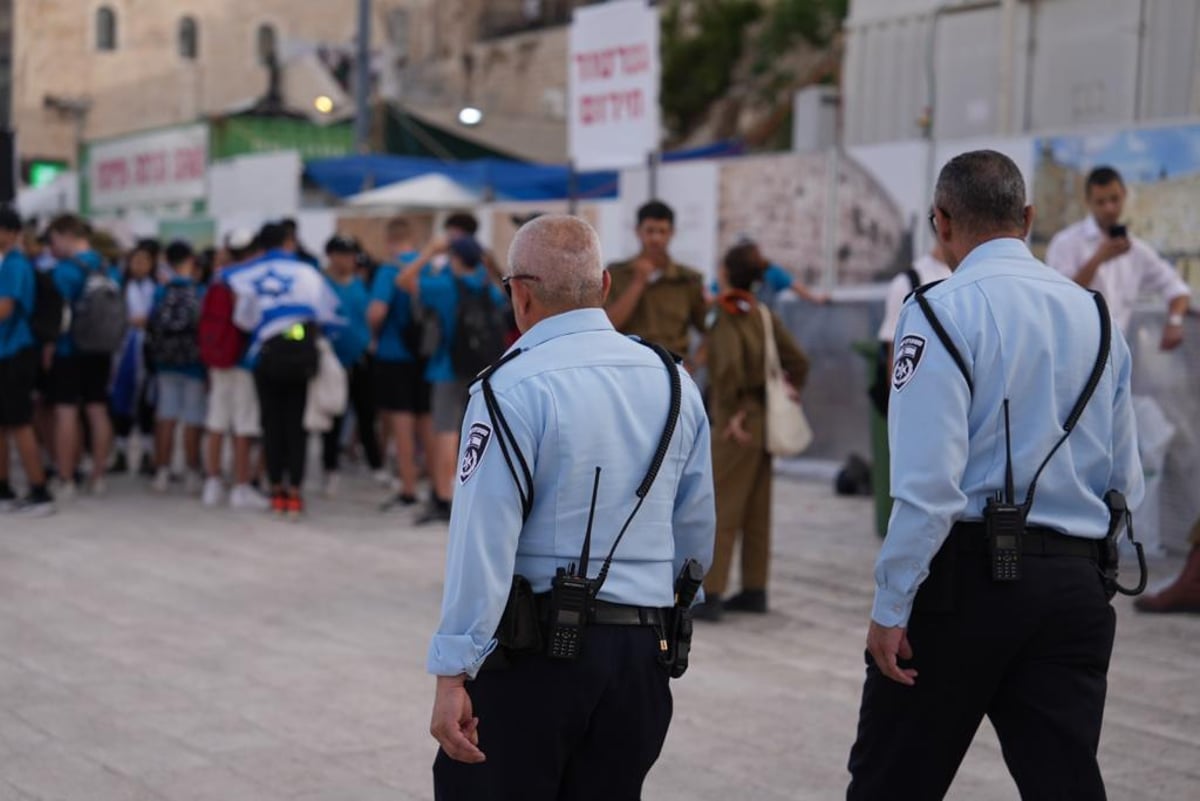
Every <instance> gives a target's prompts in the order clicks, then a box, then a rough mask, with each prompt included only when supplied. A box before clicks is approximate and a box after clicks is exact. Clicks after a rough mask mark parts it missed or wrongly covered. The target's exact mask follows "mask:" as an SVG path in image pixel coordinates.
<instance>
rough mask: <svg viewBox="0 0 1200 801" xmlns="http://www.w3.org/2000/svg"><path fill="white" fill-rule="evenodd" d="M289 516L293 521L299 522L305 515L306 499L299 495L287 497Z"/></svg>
mask: <svg viewBox="0 0 1200 801" xmlns="http://www.w3.org/2000/svg"><path fill="white" fill-rule="evenodd" d="M286 504H287V515H288V517H290V518H291V519H292V520H299V519H300V516H301V515H303V514H304V499H303V498H301V497H300V496H299V495H289V496H288V497H287V501H286Z"/></svg>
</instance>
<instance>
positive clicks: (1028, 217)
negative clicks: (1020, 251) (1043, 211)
mask: <svg viewBox="0 0 1200 801" xmlns="http://www.w3.org/2000/svg"><path fill="white" fill-rule="evenodd" d="M1024 214H1025V235H1024V236H1023V237H1021V238H1022V239H1024V240H1025V241H1027V242H1028V241H1029V236H1030V234H1031V233H1033V219H1034V216H1035V215H1034V210H1033V206H1026V207H1025V212H1024Z"/></svg>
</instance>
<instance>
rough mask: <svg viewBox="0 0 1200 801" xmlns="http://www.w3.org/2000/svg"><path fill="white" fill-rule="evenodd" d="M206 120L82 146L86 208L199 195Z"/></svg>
mask: <svg viewBox="0 0 1200 801" xmlns="http://www.w3.org/2000/svg"><path fill="white" fill-rule="evenodd" d="M207 171H208V126H206V125H189V126H186V127H182V128H171V129H169V130H164V131H153V132H151V133H145V134H137V135H134V136H124V137H121V138H120V139H112V140H108V141H104V142H97V143H95V144H92V145H89V146H88V155H87V177H88V203H89V208H90V209H96V210H104V209H128V208H133V207H138V206H158V205H164V204H168V203H184V202H191V201H195V200H203V199H204V196H205V191H206V188H207V181H206V177H207Z"/></svg>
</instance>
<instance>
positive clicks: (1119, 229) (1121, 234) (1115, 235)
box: [1108, 225, 1129, 239]
mask: <svg viewBox="0 0 1200 801" xmlns="http://www.w3.org/2000/svg"><path fill="white" fill-rule="evenodd" d="M1108 235H1109V237H1110V238H1112V239H1128V238H1129V228H1128V227H1126V226H1124V225H1110V226H1109V227H1108Z"/></svg>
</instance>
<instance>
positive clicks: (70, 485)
mask: <svg viewBox="0 0 1200 801" xmlns="http://www.w3.org/2000/svg"><path fill="white" fill-rule="evenodd" d="M52 494H53V495H54V499H55V500H56V501H58V502H59V503H70V502H71V501H73V500H75V482H74V481H62V480H59V481H58V482H56V484H55V486H54V491H53V493H52Z"/></svg>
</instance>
